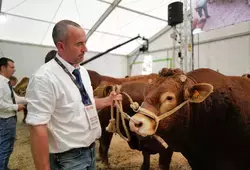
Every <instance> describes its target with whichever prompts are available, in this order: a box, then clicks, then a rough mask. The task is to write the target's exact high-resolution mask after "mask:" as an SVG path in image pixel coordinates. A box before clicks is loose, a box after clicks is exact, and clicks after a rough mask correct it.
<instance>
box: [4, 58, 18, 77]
mask: <svg viewBox="0 0 250 170" xmlns="http://www.w3.org/2000/svg"><path fill="white" fill-rule="evenodd" d="M1 71H2V72H3V73H4V75H5V77H7V78H10V77H11V76H12V75H13V74H14V73H15V71H16V70H15V65H14V63H13V62H11V61H8V65H7V67H5V66H2V68H1Z"/></svg>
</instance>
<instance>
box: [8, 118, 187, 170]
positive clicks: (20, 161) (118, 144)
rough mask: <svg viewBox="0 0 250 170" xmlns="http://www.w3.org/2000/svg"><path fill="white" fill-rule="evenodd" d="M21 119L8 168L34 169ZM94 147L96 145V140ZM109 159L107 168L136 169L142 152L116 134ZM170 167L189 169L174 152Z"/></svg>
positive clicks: (154, 162)
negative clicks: (109, 165)
mask: <svg viewBox="0 0 250 170" xmlns="http://www.w3.org/2000/svg"><path fill="white" fill-rule="evenodd" d="M21 119H22V115H21V114H19V117H18V123H17V136H16V141H15V147H14V151H13V154H12V155H11V158H10V165H9V168H18V169H19V170H35V168H34V164H33V160H32V155H31V151H30V141H29V132H28V128H27V126H26V125H25V124H23V123H22V122H21ZM96 147H98V142H97V146H96ZM97 155H98V153H97ZM109 160H110V164H111V167H110V168H109V169H116V170H118V169H135V170H136V169H140V165H141V163H142V154H141V152H139V151H136V150H132V149H130V148H129V146H128V144H127V143H126V142H125V141H124V140H123V139H121V138H120V137H119V136H118V135H115V136H114V138H113V140H112V143H111V148H110V151H109ZM97 169H103V168H101V165H100V162H97ZM151 169H159V168H158V154H157V155H153V156H151ZM171 169H172V170H191V168H190V166H189V164H188V162H187V160H186V159H185V158H184V157H183V156H182V155H181V154H180V153H174V155H173V157H172V162H171Z"/></svg>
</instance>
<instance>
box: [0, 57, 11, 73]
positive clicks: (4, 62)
mask: <svg viewBox="0 0 250 170" xmlns="http://www.w3.org/2000/svg"><path fill="white" fill-rule="evenodd" d="M9 61H10V62H12V63H14V61H13V60H11V59H9V58H6V57H1V58H0V70H1V69H2V66H4V67H8V62H9Z"/></svg>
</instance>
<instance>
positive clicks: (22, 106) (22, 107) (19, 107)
mask: <svg viewBox="0 0 250 170" xmlns="http://www.w3.org/2000/svg"><path fill="white" fill-rule="evenodd" d="M24 108H25V106H24V104H18V109H17V111H18V112H19V111H22V110H23V109H24Z"/></svg>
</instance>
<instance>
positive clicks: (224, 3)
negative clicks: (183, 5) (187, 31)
mask: <svg viewBox="0 0 250 170" xmlns="http://www.w3.org/2000/svg"><path fill="white" fill-rule="evenodd" d="M191 3H192V9H193V10H192V13H193V24H192V29H193V33H194V34H195V33H199V32H203V31H209V30H213V29H217V28H221V27H226V26H229V25H234V24H237V23H241V22H245V21H249V20H250V0H192V1H191Z"/></svg>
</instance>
